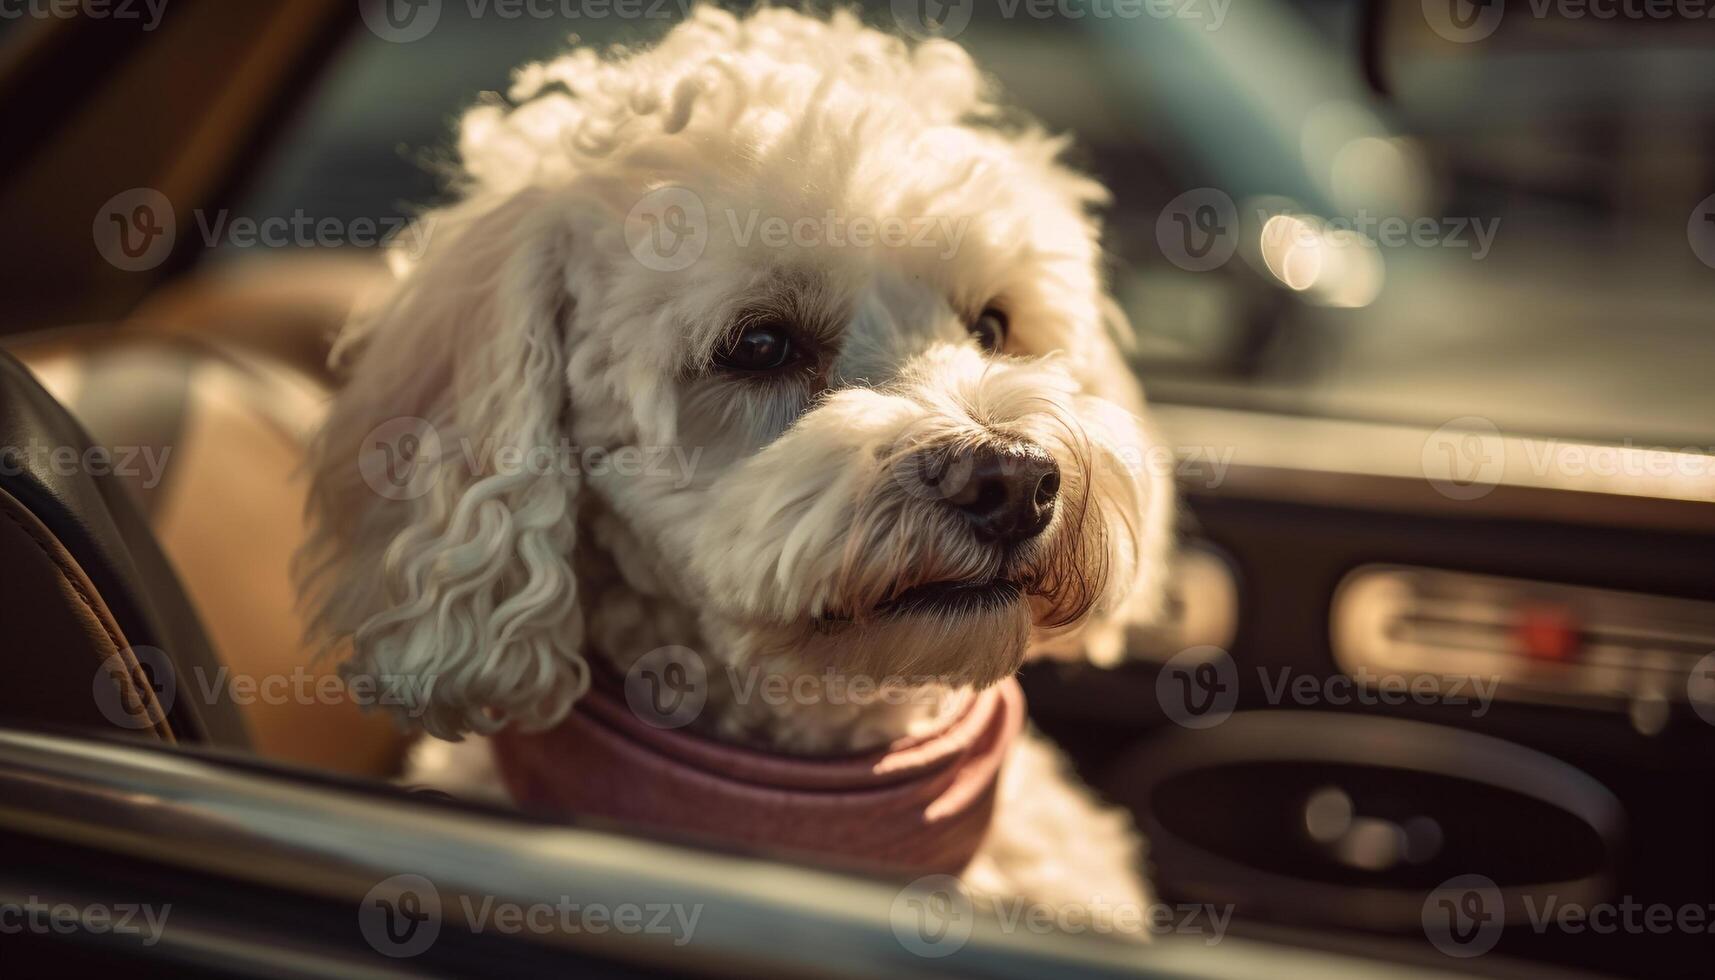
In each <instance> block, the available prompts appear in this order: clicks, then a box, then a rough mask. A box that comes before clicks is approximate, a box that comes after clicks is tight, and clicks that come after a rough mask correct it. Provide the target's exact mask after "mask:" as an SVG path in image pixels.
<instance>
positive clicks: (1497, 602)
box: [1329, 565, 1715, 711]
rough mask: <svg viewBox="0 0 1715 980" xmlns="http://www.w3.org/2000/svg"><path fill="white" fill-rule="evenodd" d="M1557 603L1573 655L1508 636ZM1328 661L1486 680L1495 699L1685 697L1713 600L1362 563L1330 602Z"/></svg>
mask: <svg viewBox="0 0 1715 980" xmlns="http://www.w3.org/2000/svg"><path fill="white" fill-rule="evenodd" d="M1542 604H1546V605H1548V606H1551V607H1554V608H1558V609H1564V610H1566V611H1567V612H1568V613H1569V614H1570V615H1572V616H1573V617H1574V626H1575V628H1576V629H1577V630H1578V632H1579V647H1578V651H1577V654H1576V656H1575V658H1573V659H1570V660H1567V661H1543V660H1537V659H1534V658H1531V657H1529V656H1527V655H1526V654H1524V653H1523V652H1521V651H1519V650H1517V649H1516V648H1515V646H1514V644H1513V643H1512V642H1511V638H1510V630H1511V628H1512V626H1513V624H1514V621H1515V620H1514V616H1513V613H1514V612H1515V611H1516V610H1517V609H1519V608H1521V607H1525V606H1532V605H1542ZM1329 640H1330V643H1331V646H1332V648H1333V654H1334V661H1335V663H1336V664H1338V665H1339V667H1340V669H1341V670H1342V671H1344V672H1345V673H1346V674H1347V675H1348V676H1351V677H1354V678H1361V677H1368V678H1370V679H1371V680H1372V681H1374V680H1376V679H1377V678H1379V677H1403V678H1406V679H1407V680H1408V681H1410V680H1415V679H1416V678H1419V677H1423V678H1429V679H1431V680H1433V681H1435V682H1436V683H1437V684H1438V685H1441V686H1442V687H1443V689H1446V688H1447V687H1448V686H1449V685H1452V684H1463V683H1464V682H1468V681H1471V680H1481V681H1485V682H1488V681H1492V682H1494V683H1495V685H1496V688H1495V693H1496V696H1497V697H1499V698H1503V699H1507V700H1514V701H1530V702H1539V703H1547V704H1562V705H1573V706H1580V707H1606V708H1612V709H1614V710H1621V711H1623V710H1625V709H1626V708H1627V707H1628V706H1629V705H1630V704H1631V703H1632V702H1633V701H1635V700H1637V699H1639V698H1648V699H1654V700H1657V701H1661V702H1685V701H1687V700H1689V699H1690V696H1691V695H1690V687H1689V680H1690V678H1691V674H1692V671H1693V670H1694V669H1695V668H1696V666H1697V664H1698V663H1699V662H1701V660H1702V659H1703V658H1704V657H1705V656H1707V655H1708V654H1709V652H1710V651H1711V650H1715V603H1711V602H1699V601H1697V600H1693V599H1678V598H1671V597H1667V596H1655V595H1647V594H1643V593H1635V592H1621V591H1617V590H1614V589H1598V588H1591V587H1588V586H1578V585H1565V584H1561V583H1558V582H1544V581H1538V580H1535V579H1521V578H1502V577H1499V576H1494V575H1476V574H1472V573H1469V572H1456V571H1448V570H1445V569H1438V568H1424V567H1418V566H1409V565H1363V566H1360V567H1358V568H1356V569H1353V570H1352V571H1351V572H1350V573H1348V574H1347V575H1346V577H1345V578H1344V579H1342V580H1341V582H1340V584H1339V585H1338V586H1337V587H1335V590H1334V599H1333V601H1332V603H1330V605H1329Z"/></svg>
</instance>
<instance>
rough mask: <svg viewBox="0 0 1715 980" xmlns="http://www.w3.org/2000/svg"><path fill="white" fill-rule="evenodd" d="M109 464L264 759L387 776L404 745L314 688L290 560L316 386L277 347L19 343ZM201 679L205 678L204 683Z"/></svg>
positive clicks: (374, 719) (162, 341) (151, 334)
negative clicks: (151, 535) (137, 509)
mask: <svg viewBox="0 0 1715 980" xmlns="http://www.w3.org/2000/svg"><path fill="white" fill-rule="evenodd" d="M13 353H14V354H16V355H17V356H18V357H19V358H20V359H21V360H22V361H24V362H25V363H26V364H27V365H28V367H29V368H30V370H31V371H32V372H34V373H35V375H36V376H37V377H38V378H39V379H40V380H41V382H42V384H43V386H44V387H46V388H47V389H48V390H49V391H51V392H52V393H53V395H54V396H55V398H57V399H58V400H59V401H60V403H61V404H62V405H64V406H66V407H67V408H68V409H69V410H70V411H71V413H72V414H73V415H74V416H76V417H77V418H78V420H79V421H80V422H81V423H82V424H83V427H84V428H85V429H86V430H88V432H89V433H90V434H91V436H92V438H93V439H94V440H95V441H96V442H97V443H98V444H100V445H103V446H106V447H108V448H109V449H110V450H111V451H112V453H113V455H112V460H113V465H114V470H115V475H116V476H117V477H118V478H119V480H120V481H121V482H122V483H123V484H124V485H125V486H126V488H127V492H128V493H130V494H131V495H132V496H133V497H134V498H135V499H136V500H137V501H138V503H139V504H140V505H141V507H142V510H143V512H144V513H145V514H146V515H147V519H148V522H149V525H150V526H151V527H152V528H153V529H154V532H155V536H156V537H157V538H158V539H159V541H160V544H161V547H162V549H163V550H164V551H165V552H166V555H167V557H168V559H169V560H170V562H171V564H172V566H173V568H174V569H176V571H177V573H178V577H179V579H180V581H182V583H183V586H184V590H185V592H186V593H187V594H188V595H189V597H190V600H191V603H192V604H193V605H194V606H195V609H196V612H197V615H198V616H200V618H201V620H202V622H203V624H204V626H205V628H206V631H207V634H208V636H209V638H210V639H211V640H212V643H213V646H214V648H215V649H216V650H217V651H218V655H219V660H220V662H221V663H222V664H223V665H224V666H225V668H226V670H227V674H226V675H225V678H224V680H226V681H229V682H230V684H229V689H230V691H231V692H232V695H233V700H234V701H235V702H237V704H238V707H239V709H240V711H241V712H242V714H243V716H244V720H245V723H246V724H247V726H248V728H249V729H250V732H251V737H252V741H253V743H254V747H255V749H256V751H257V752H258V753H260V754H261V755H263V756H265V757H270V758H274V759H278V760H282V761H288V762H295V763H303V764H308V765H312V766H317V767H322V768H327V769H332V770H337V771H341V772H348V773H359V774H370V775H389V774H391V773H392V772H393V771H394V770H395V769H396V768H397V765H398V762H399V759H400V757H401V754H402V752H403V745H404V736H403V735H402V734H401V733H400V732H398V731H397V730H396V729H395V727H394V726H393V725H392V723H391V722H390V721H389V720H387V719H386V718H385V717H384V716H382V715H380V714H379V713H367V714H366V713H363V712H361V711H360V709H359V708H358V707H357V706H355V705H353V704H352V703H350V702H349V700H348V699H347V698H345V697H344V695H343V694H342V693H335V694H333V695H332V696H329V692H330V691H333V690H334V688H331V687H330V686H329V682H327V681H325V680H322V681H320V682H319V683H318V679H320V678H325V677H326V676H327V675H328V674H329V673H331V669H332V668H331V666H330V665H328V664H325V663H323V664H313V663H311V662H310V658H309V655H308V653H307V652H306V650H305V648H304V646H303V643H302V634H303V627H302V624H301V621H300V619H299V616H298V614H297V612H296V601H295V596H294V592H293V589H292V584H291V576H290V562H291V557H292V553H293V551H294V549H295V548H296V547H297V544H298V542H299V541H300V540H301V539H302V536H303V532H304V522H303V510H304V486H305V484H304V478H303V474H302V473H301V472H300V470H301V463H302V460H303V455H304V448H305V446H306V443H307V440H308V438H309V436H310V433H311V431H312V430H313V429H314V427H315V425H316V423H317V421H318V420H319V418H320V415H321V412H322V410H323V405H324V404H325V402H326V400H327V397H328V391H327V388H326V386H325V383H324V382H323V381H322V380H320V379H318V378H316V377H314V376H313V375H311V374H310V373H308V372H306V371H304V370H302V369H300V367H299V366H297V365H294V364H292V363H291V361H290V360H289V359H288V358H284V357H281V356H278V353H277V352H274V351H267V352H264V351H261V350H259V349H257V348H255V347H251V346H241V345H239V344H235V343H226V342H217V341H214V340H211V339H208V338H207V337H206V336H196V335H192V334H189V333H186V332H184V331H182V330H175V331H173V332H172V333H170V334H169V333H163V332H160V331H151V330H149V329H146V328H143V327H140V326H130V327H123V328H104V329H99V330H78V331H68V332H65V333H63V334H60V335H57V336H51V337H45V338H40V339H36V340H32V341H30V342H27V343H24V344H21V345H15V346H14V347H13ZM205 683H206V682H205Z"/></svg>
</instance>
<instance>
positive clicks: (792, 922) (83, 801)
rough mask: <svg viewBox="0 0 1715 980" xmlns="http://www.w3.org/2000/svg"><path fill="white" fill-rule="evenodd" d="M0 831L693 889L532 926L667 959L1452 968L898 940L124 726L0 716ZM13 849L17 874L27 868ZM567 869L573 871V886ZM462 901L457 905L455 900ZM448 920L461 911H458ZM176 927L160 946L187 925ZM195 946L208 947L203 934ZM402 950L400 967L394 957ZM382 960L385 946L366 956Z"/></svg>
mask: <svg viewBox="0 0 1715 980" xmlns="http://www.w3.org/2000/svg"><path fill="white" fill-rule="evenodd" d="M0 830H4V831H15V832H19V833H23V834H28V835H33V836H35V837H39V838H46V839H49V840H54V841H61V842H65V843H69V844H73V845H77V846H82V847H87V848H90V849H92V850H95V851H97V852H107V853H114V854H122V855H128V856H132V857H136V858H143V859H147V860H149V861H152V862H156V863H158V864H165V865H170V866H173V867H176V868H180V869H183V870H185V871H196V872H206V873H213V874H217V875H222V876H227V877H229V878H234V879H238V880H241V881H244V882H249V883H254V884H257V885H262V886H266V887H272V888H278V889H284V890H287V891H290V892H294V893H298V894H306V895H315V896H321V897H323V898H326V899H329V900H332V901H336V902H350V903H351V908H352V913H353V914H352V931H353V934H354V936H355V935H356V934H357V932H358V928H357V914H356V913H357V909H358V904H359V902H360V900H361V898H362V896H364V895H365V894H366V893H367V892H368V891H369V889H370V888H371V887H372V886H373V885H375V884H376V883H377V882H380V881H382V880H384V879H386V878H389V877H392V876H393V875H397V874H401V873H407V872H409V873H415V874H421V875H423V876H425V877H427V878H429V879H430V880H431V881H433V882H434V883H435V884H436V885H437V888H438V890H440V891H441V892H442V893H443V894H447V893H451V894H453V895H458V894H467V895H476V896H484V895H492V896H496V897H497V898H498V899H500V900H505V901H514V902H519V903H525V904H529V903H537V902H546V903H550V904H552V903H554V902H556V901H558V900H559V899H560V898H561V896H563V895H565V894H566V893H567V892H568V890H575V891H576V892H577V893H578V894H579V895H580V896H581V897H583V901H585V902H589V901H602V902H607V903H610V904H614V905H617V904H619V903H622V902H635V903H638V904H644V903H649V902H654V903H663V902H667V903H673V902H677V903H684V904H687V905H699V904H700V905H701V906H702V907H703V912H702V916H701V919H700V920H699V922H698V925H697V928H696V930H695V936H694V938H693V939H692V941H691V942H690V943H688V944H686V945H685V946H684V947H682V948H680V949H678V950H675V949H673V948H671V947H670V946H669V944H668V943H667V942H666V941H665V940H661V941H652V939H653V937H643V936H636V937H628V938H626V939H625V940H623V941H618V940H616V939H614V938H613V937H600V936H569V935H564V934H560V933H554V934H549V935H543V936H533V937H531V938H530V939H528V940H521V941H527V942H544V943H550V944H555V945H563V946H573V947H578V946H584V947H586V948H587V949H588V951H589V952H592V953H595V954H597V955H605V956H610V957H614V958H624V959H642V960H645V961H646V962H655V963H660V964H666V965H669V966H671V967H672V968H673V969H675V970H678V971H686V970H693V969H708V970H721V969H724V970H729V971H731V970H737V969H740V968H743V969H768V970H771V971H785V972H787V973H790V974H803V973H814V974H819V975H845V976H888V977H914V976H924V977H927V976H945V975H948V974H949V973H959V974H963V975H971V976H994V977H1002V976H1005V977H1020V978H1022V977H1033V976H1043V975H1049V974H1051V973H1052V974H1054V975H1078V974H1083V975H1091V976H1137V977H1145V976H1174V977H1187V978H1191V977H1208V978H1248V977H1254V976H1261V975H1283V974H1294V975H1303V976H1318V977H1327V978H1332V980H1347V978H1349V980H1359V978H1371V977H1398V978H1406V977H1431V976H1450V975H1451V974H1445V973H1439V972H1436V971H1429V970H1422V969H1417V968H1407V967H1393V966H1390V965H1388V964H1384V963H1379V962H1376V961H1371V960H1365V959H1358V958H1353V957H1348V956H1341V955H1337V954H1325V953H1318V952H1310V951H1306V950H1301V949H1296V948H1292V947H1287V946H1277V945H1273V944H1267V943H1259V942H1253V941H1247V940H1243V939H1238V938H1235V937H1232V936H1230V935H1229V936H1227V937H1226V938H1225V939H1224V940H1223V941H1222V942H1220V943H1219V944H1217V945H1214V946H1206V945H1204V944H1203V943H1202V942H1200V941H1197V940H1195V939H1191V940H1186V941H1175V940H1168V941H1163V942H1157V943H1155V944H1154V945H1152V946H1150V947H1147V948H1140V947H1136V946H1131V945H1127V944H1120V943H1108V942H1102V941H1099V940H1094V939H1089V938H1078V937H1070V936H1060V935H1040V934H1036V933H1033V932H1027V931H1025V930H1020V932H1018V933H1010V934H1009V933H1007V932H1005V931H1003V929H1002V927H1001V924H1000V922H999V921H998V920H996V919H993V918H990V917H985V916H982V915H978V916H976V919H975V924H974V927H973V932H972V936H971V939H970V941H969V942H968V943H967V944H966V946H965V947H964V948H963V949H961V950H960V952H959V953H958V954H956V955H954V956H952V957H949V958H947V959H939V960H933V959H923V958H919V957H917V956H916V955H914V954H912V953H911V952H909V951H907V950H906V949H905V948H904V947H903V946H902V945H901V944H900V942H899V941H898V940H897V939H896V938H895V935H894V932H893V925H892V919H891V918H890V915H891V914H892V912H891V909H892V906H893V904H894V900H895V898H896V896H897V895H898V890H897V889H896V888H894V887H891V886H889V885H887V884H885V883H883V882H879V881H875V880H871V879H863V878H855V877H847V876H842V875H838V874H834V873H830V872H826V871H820V870H816V869H812V868H808V867H802V866H797V865H792V864H784V863H776V862H771V861H765V860H758V859H755V858H749V857H743V856H737V855H730V854H723V853H717V852H709V851H701V850H695V849H691V848H687V847H680V846H674V845H668V844H663V843H658V842H654V841H649V840H643V839H638V838H632V837H626V836H620V835H617V834H613V833H607V832H602V831H596V830H589V829H581V828H570V827H558V826H549V825H542V824H538V823H533V822H528V821H522V820H518V819H515V818H510V817H507V816H504V815H501V814H498V813H496V814H492V815H491V814H486V813H482V812H480V811H477V810H474V809H468V808H457V807H448V806H440V805H435V804H433V803H430V802H427V801H417V800H412V799H408V798H397V797H393V796H391V795H386V794H380V793H372V792H366V791H364V790H362V789H360V788H354V787H349V786H342V785H339V784H330V783H327V782H321V781H314V780H311V779H307V778H297V777H294V776H293V775H292V774H290V773H289V772H284V771H273V770H267V769H262V768H259V767H255V766H250V765H247V764H244V763H241V762H235V761H227V760H222V759H219V758H213V757H208V756H201V755H192V754H188V753H184V752H178V751H172V750H166V749H161V748H156V747H150V746H147V745H144V744H141V743H138V744H133V743H129V742H120V741H117V740H102V741H86V740H81V739H76V738H70V737H66V736H62V735H54V734H43V733H37V732H29V731H20V730H13V729H5V728H0ZM25 858H26V859H25V860H24V861H9V862H8V864H9V865H10V867H9V868H8V869H7V870H8V875H7V877H8V878H13V879H15V878H17V877H18V875H20V874H22V873H23V870H22V869H23V868H24V867H27V855H26V856H25ZM569 883H575V888H574V887H572V886H570V885H569ZM447 904H448V905H449V906H452V907H455V908H456V903H447ZM449 920H456V916H449ZM191 932H192V935H191V936H188V937H187V936H176V937H175V936H172V935H170V934H171V933H172V930H171V929H170V928H169V929H168V930H167V933H168V934H169V935H168V936H167V937H164V938H163V940H162V942H163V944H166V943H169V942H193V943H194V942H195V941H196V930H192V931H191ZM198 952H200V953H201V954H203V955H211V954H213V953H215V952H216V951H214V950H210V949H200V950H198ZM394 965H404V966H406V967H407V968H408V962H404V961H401V962H400V963H396V964H394ZM377 966H378V967H386V966H388V964H386V963H383V962H381V961H380V960H379V959H378V960H377Z"/></svg>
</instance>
